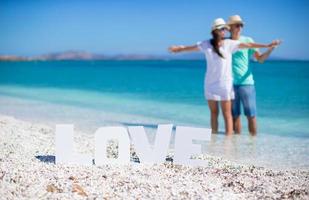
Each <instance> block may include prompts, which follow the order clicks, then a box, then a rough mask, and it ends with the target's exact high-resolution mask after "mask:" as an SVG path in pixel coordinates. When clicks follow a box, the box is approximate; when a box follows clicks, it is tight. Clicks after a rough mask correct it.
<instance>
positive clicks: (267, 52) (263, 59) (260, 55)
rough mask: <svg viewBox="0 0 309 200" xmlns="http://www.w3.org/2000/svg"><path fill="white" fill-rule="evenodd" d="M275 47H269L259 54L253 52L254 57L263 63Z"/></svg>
mask: <svg viewBox="0 0 309 200" xmlns="http://www.w3.org/2000/svg"><path fill="white" fill-rule="evenodd" d="M274 48H275V47H270V48H268V49H267V51H265V52H264V53H262V54H260V52H258V51H257V52H255V53H254V57H255V59H256V60H257V61H258V62H259V63H264V61H265V60H266V59H267V58H268V57H269V55H270V54H271V52H272V51H273V50H274Z"/></svg>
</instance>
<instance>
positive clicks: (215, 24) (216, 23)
mask: <svg viewBox="0 0 309 200" xmlns="http://www.w3.org/2000/svg"><path fill="white" fill-rule="evenodd" d="M221 28H226V29H229V26H228V25H227V24H226V23H225V21H224V19H222V18H217V19H215V20H214V22H213V24H212V26H211V31H214V30H216V29H221Z"/></svg>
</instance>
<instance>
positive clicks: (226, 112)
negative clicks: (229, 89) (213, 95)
mask: <svg viewBox="0 0 309 200" xmlns="http://www.w3.org/2000/svg"><path fill="white" fill-rule="evenodd" d="M221 109H222V114H223V118H224V122H225V134H226V135H231V134H233V117H232V112H231V109H232V102H231V101H221Z"/></svg>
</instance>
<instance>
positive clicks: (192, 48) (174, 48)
mask: <svg viewBox="0 0 309 200" xmlns="http://www.w3.org/2000/svg"><path fill="white" fill-rule="evenodd" d="M168 50H169V52H173V53H179V52H190V51H199V48H198V47H197V45H192V46H183V45H177V46H171V47H169V48H168Z"/></svg>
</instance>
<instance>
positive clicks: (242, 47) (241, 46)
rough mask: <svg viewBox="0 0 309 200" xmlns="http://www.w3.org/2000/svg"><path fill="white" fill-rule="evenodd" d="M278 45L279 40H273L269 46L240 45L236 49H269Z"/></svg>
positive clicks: (255, 44)
mask: <svg viewBox="0 0 309 200" xmlns="http://www.w3.org/2000/svg"><path fill="white" fill-rule="evenodd" d="M280 43H281V41H280V40H274V41H273V42H272V43H270V44H257V43H240V44H239V46H238V48H240V49H245V48H249V49H253V48H270V47H275V46H278V45H279V44H280Z"/></svg>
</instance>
